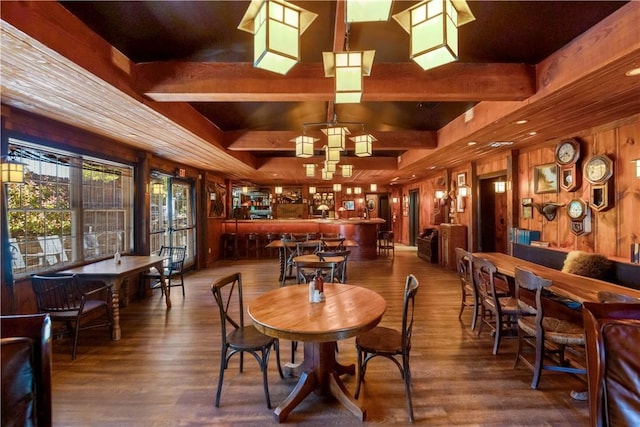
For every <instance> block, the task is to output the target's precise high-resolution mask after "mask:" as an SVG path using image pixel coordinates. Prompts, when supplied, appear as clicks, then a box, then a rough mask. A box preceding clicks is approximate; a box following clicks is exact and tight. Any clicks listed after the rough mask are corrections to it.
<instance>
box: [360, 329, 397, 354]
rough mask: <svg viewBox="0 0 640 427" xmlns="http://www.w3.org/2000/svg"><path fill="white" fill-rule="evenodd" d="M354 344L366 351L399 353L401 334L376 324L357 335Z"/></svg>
mask: <svg viewBox="0 0 640 427" xmlns="http://www.w3.org/2000/svg"><path fill="white" fill-rule="evenodd" d="M356 344H357V345H358V346H360V348H361V349H362V350H363V351H365V352H368V353H371V352H376V353H378V354H399V353H402V334H401V333H400V331H397V330H395V329H391V328H385V327H384V326H376V327H375V328H373V329H371V330H370V331H367V332H365V333H364V334H362V335H359V336H358V337H357V338H356Z"/></svg>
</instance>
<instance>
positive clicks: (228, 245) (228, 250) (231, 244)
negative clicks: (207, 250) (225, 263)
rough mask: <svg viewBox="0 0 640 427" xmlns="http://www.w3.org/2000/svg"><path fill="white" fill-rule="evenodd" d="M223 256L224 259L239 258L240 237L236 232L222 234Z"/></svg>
mask: <svg viewBox="0 0 640 427" xmlns="http://www.w3.org/2000/svg"><path fill="white" fill-rule="evenodd" d="M222 256H223V258H224V259H229V258H233V259H238V239H237V238H236V233H224V234H223V235H222Z"/></svg>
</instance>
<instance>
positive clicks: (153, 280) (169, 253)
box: [144, 246, 187, 298]
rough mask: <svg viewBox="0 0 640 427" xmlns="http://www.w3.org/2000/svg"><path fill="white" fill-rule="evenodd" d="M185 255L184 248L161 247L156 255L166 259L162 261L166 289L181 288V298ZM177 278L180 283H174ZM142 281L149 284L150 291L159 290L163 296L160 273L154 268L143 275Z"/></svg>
mask: <svg viewBox="0 0 640 427" xmlns="http://www.w3.org/2000/svg"><path fill="white" fill-rule="evenodd" d="M186 254H187V247H186V246H162V247H161V248H160V251H159V252H158V255H160V256H164V257H167V259H165V260H164V263H163V266H164V272H163V273H164V277H165V280H166V282H167V287H181V288H182V297H183V298H184V295H185V294H184V273H183V269H184V259H185V256H186ZM176 278H178V279H180V281H179V282H178V281H176V280H175V279H176ZM144 279H145V280H146V281H148V282H150V287H151V289H161V290H162V295H164V289H162V283H161V282H160V272H159V271H158V270H156V269H155V268H153V269H151V270H150V271H149V272H147V273H145V274H144Z"/></svg>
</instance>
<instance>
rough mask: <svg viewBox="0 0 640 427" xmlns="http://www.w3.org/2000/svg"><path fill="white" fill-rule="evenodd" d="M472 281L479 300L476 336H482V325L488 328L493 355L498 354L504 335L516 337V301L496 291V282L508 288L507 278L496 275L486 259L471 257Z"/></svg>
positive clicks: (493, 267)
mask: <svg viewBox="0 0 640 427" xmlns="http://www.w3.org/2000/svg"><path fill="white" fill-rule="evenodd" d="M473 279H474V280H475V283H476V286H477V289H478V298H479V300H480V302H479V304H480V327H479V328H478V336H480V334H482V328H483V326H484V325H487V326H489V327H490V328H491V330H492V333H493V334H494V337H493V354H498V350H499V348H500V341H501V340H502V337H503V336H504V335H505V334H507V335H509V336H512V337H515V336H516V322H517V314H518V308H517V301H516V299H515V298H513V297H511V296H509V295H508V294H507V293H506V292H505V291H501V290H499V289H497V287H496V283H497V282H498V281H499V282H500V283H501V284H502V286H503V287H504V288H506V287H507V286H508V285H507V278H506V277H504V276H503V275H501V274H500V273H498V272H497V269H496V266H495V265H493V263H491V262H489V261H487V260H486V259H484V258H478V257H473Z"/></svg>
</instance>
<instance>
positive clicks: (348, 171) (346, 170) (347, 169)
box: [340, 165, 353, 178]
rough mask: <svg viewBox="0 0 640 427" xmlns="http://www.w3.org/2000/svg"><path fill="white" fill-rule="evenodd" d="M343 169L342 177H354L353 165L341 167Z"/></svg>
mask: <svg viewBox="0 0 640 427" xmlns="http://www.w3.org/2000/svg"><path fill="white" fill-rule="evenodd" d="M340 168H342V176H343V177H345V178H351V176H352V175H353V165H340Z"/></svg>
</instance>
